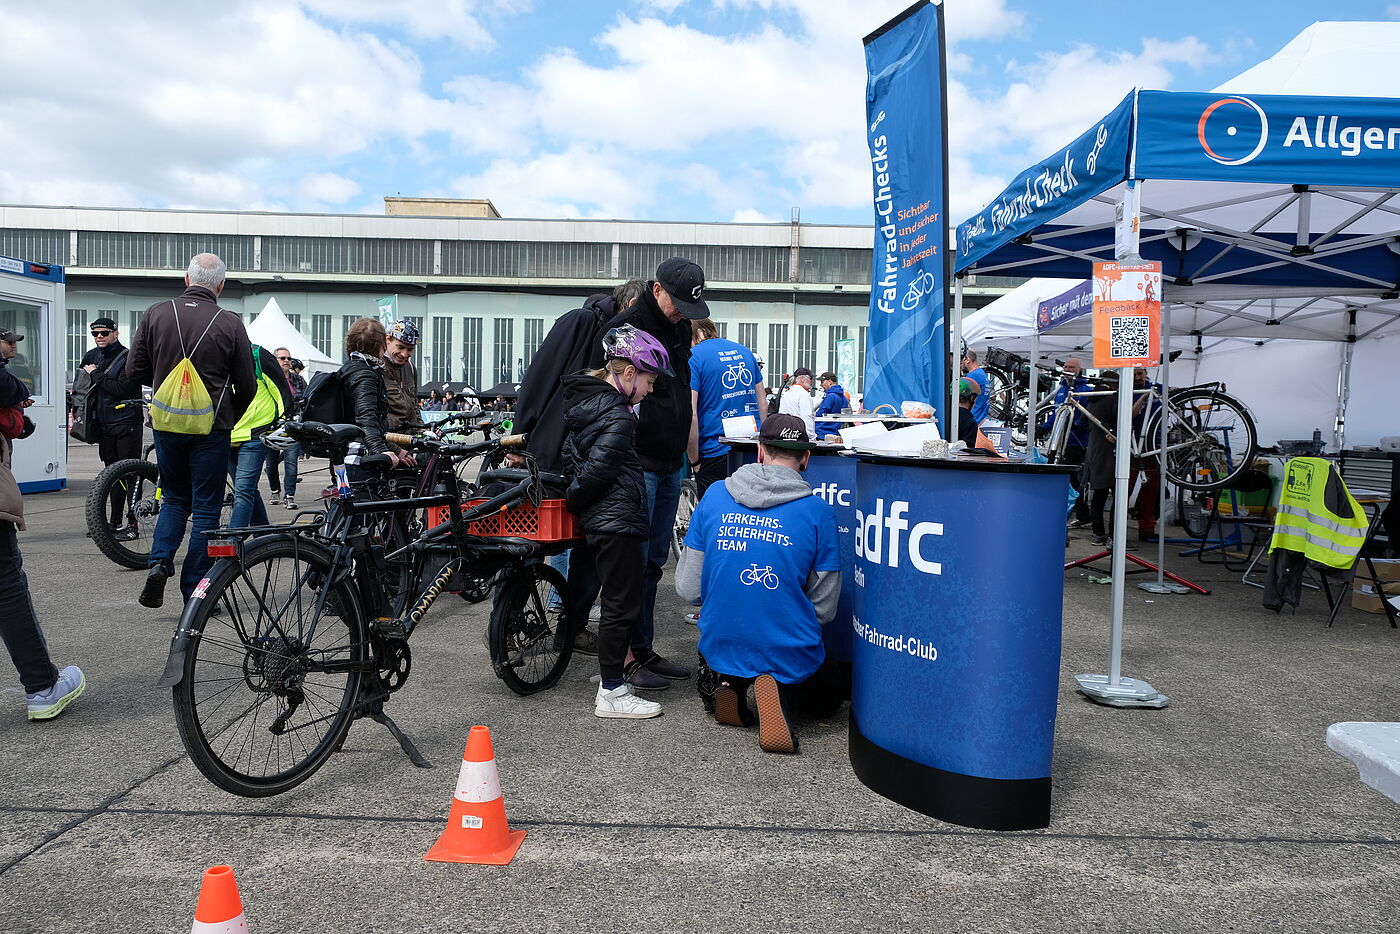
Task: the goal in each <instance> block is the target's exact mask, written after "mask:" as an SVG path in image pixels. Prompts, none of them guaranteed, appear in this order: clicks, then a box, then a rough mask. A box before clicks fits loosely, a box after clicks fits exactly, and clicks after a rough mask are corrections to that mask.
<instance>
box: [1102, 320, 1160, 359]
mask: <svg viewBox="0 0 1400 934" xmlns="http://www.w3.org/2000/svg"><path fill="white" fill-rule="evenodd" d="M1151 339H1152V319H1151V318H1149V317H1147V315H1117V316H1115V317H1113V318H1110V319H1109V322H1108V348H1109V349H1108V353H1109V356H1111V357H1114V358H1117V359H1127V358H1135V357H1146V356H1147V355H1148V354H1150V353H1151V352H1152V346H1151Z"/></svg>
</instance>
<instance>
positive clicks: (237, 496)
mask: <svg viewBox="0 0 1400 934" xmlns="http://www.w3.org/2000/svg"><path fill="white" fill-rule="evenodd" d="M252 357H253V374H254V376H255V377H256V378H257V381H258V391H257V395H255V396H254V397H253V401H252V403H251V404H250V405H249V406H248V410H247V411H246V412H244V413H243V417H242V418H240V419H239V420H238V423H237V424H236V425H234V426H233V432H232V434H231V435H230V437H229V442H230V444H231V447H230V449H229V456H228V472H229V476H231V477H232V478H233V512H232V513H231V514H230V515H229V520H228V524H229V525H230V526H232V527H233V528H242V527H244V526H247V525H267V507H266V506H265V505H264V504H263V501H262V496H261V495H260V494H259V493H258V480H259V479H260V478H261V476H262V472H263V465H264V464H266V463H267V454H266V452H267V450H268V449H267V448H265V447H263V443H262V436H263V435H264V434H266V433H267V431H268V429H269V428H271V427H272V426H273V423H275V422H276V421H277V420H278V419H279V418H281V417H282V416H283V415H284V414H286V412H287V411H288V410H289V409H290V408H291V407H292V401H293V397H292V389H291V387H290V386H289V385H288V384H287V381H286V378H285V376H284V375H283V372H282V367H280V366H279V365H278V364H277V357H276V355H274V354H272V353H270V352H268V351H267V350H266V349H265V348H263V347H259V346H258V345H257V344H254V345H253V352H252ZM295 483H296V481H295V480H293V481H292V484H293V485H295Z"/></svg>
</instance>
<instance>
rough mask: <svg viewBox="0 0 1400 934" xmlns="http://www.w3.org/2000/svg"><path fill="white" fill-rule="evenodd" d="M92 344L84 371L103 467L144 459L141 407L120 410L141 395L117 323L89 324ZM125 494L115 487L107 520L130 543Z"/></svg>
mask: <svg viewBox="0 0 1400 934" xmlns="http://www.w3.org/2000/svg"><path fill="white" fill-rule="evenodd" d="M88 331H89V333H91V334H92V342H93V343H94V344H96V345H97V346H96V347H94V348H92V349H91V350H89V351H88V352H87V353H86V354H84V355H83V362H82V364H81V366H82V368H83V369H84V370H86V371H87V372H88V375H89V376H91V377H92V398H91V399H90V401H89V405H91V406H92V408H93V410H94V411H96V413H97V456H98V457H101V458H102V465H103V466H104V467H107V466H110V465H112V464H115V463H116V462H117V461H122V460H128V459H130V458H133V457H140V456H141V440H142V430H141V408H140V406H135V405H129V406H126V407H124V408H120V409H119V408H117V406H118V405H119V404H121V403H122V402H125V401H127V400H128V399H131V398H133V397H135V396H137V395H139V394H140V392H141V387H140V386H135V385H132V381H131V380H130V379H129V378H128V377H127V375H126V358H127V350H126V348H125V347H123V346H122V341H121V335H119V334H118V333H117V322H115V321H113V320H112V319H111V318H107V317H102V318H97V319H96V320H94V321H93V322H92V324H90V325H88ZM125 493H126V491H125V490H122V489H120V488H118V487H117V486H114V487H113V488H112V498H111V501H110V502H109V504H108V508H109V515H108V521H109V522H110V523H111V524H112V528H114V529H116V530H117V532H116V536H115V537H116V539H117V540H118V541H130V540H131V539H134V538H135V537H136V530H135V529H134V528H131V527H129V526H127V525H126V517H125V516H124V515H123V508H124V506H125V502H126V495H125Z"/></svg>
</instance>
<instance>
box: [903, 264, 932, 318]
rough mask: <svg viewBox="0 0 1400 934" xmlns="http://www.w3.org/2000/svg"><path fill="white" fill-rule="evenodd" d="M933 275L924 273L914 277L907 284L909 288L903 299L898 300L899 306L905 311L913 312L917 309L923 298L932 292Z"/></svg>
mask: <svg viewBox="0 0 1400 934" xmlns="http://www.w3.org/2000/svg"><path fill="white" fill-rule="evenodd" d="M934 284H935V283H934V278H933V273H931V272H925V273H921V274H919V275H917V276H915V277H914V278H913V279H912V280H911V281H910V283H909V288H908V289H906V290H905V292H904V298H903V299H901V300H900V303H899V304H900V305H901V306H902V307H903V308H904V310H905V311H913V310H914V309H915V308H918V307H919V302H921V301H923V300H924V296H925V295H926V294H928V293H929V292H932V291H933V287H934Z"/></svg>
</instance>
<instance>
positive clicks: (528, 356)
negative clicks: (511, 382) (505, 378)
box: [520, 318, 544, 378]
mask: <svg viewBox="0 0 1400 934" xmlns="http://www.w3.org/2000/svg"><path fill="white" fill-rule="evenodd" d="M543 343H544V319H543V318H526V319H525V347H524V348H523V350H524V353H525V368H526V369H529V368H530V361H531V360H534V359H535V351H537V350H539V349H540V344H543ZM520 375H521V377H522V378H523V377H524V375H525V374H524V373H523V372H522V373H521V374H520Z"/></svg>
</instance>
